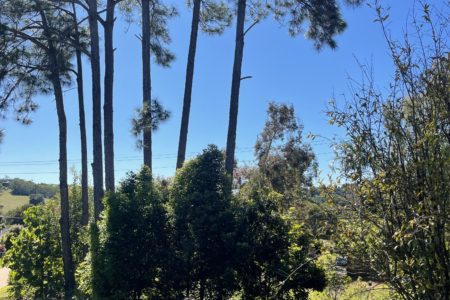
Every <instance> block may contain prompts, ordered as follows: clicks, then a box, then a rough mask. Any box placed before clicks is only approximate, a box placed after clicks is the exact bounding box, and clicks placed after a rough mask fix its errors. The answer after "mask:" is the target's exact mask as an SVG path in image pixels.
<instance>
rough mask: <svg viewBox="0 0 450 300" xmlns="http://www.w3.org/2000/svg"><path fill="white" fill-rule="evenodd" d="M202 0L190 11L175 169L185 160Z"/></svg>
mask: <svg viewBox="0 0 450 300" xmlns="http://www.w3.org/2000/svg"><path fill="white" fill-rule="evenodd" d="M201 2H202V0H194V7H193V10H192V24H191V38H190V41H189V53H188V61H187V67H186V82H185V85H184V98H183V114H182V117H181V126H180V140H179V142H178V157H177V169H179V168H181V167H182V166H183V163H184V160H185V159H186V143H187V135H188V127H189V113H190V110H191V98H192V83H193V80H194V66H195V52H196V50H197V35H198V24H199V22H200V5H201Z"/></svg>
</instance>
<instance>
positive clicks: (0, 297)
mask: <svg viewBox="0 0 450 300" xmlns="http://www.w3.org/2000/svg"><path fill="white" fill-rule="evenodd" d="M6 299H10V298H9V296H8V286H4V287H2V288H0V300H6Z"/></svg>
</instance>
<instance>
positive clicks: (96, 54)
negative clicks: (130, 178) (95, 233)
mask: <svg viewBox="0 0 450 300" xmlns="http://www.w3.org/2000/svg"><path fill="white" fill-rule="evenodd" d="M88 4H89V12H88V14H89V29H90V37H91V39H90V41H91V73H92V137H93V142H92V147H93V154H94V155H93V158H94V162H93V163H92V174H93V176H92V177H93V179H94V217H95V220H98V219H99V217H100V213H101V211H102V210H103V203H102V198H103V153H102V109H101V107H102V99H101V86H100V46H99V36H98V23H97V17H98V16H97V0H89V2H88Z"/></svg>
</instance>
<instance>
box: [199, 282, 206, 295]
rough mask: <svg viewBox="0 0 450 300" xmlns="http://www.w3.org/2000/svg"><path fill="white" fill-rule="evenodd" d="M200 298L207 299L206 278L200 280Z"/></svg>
mask: <svg viewBox="0 0 450 300" xmlns="http://www.w3.org/2000/svg"><path fill="white" fill-rule="evenodd" d="M199 298H200V300H204V299H205V279H204V278H202V279H201V280H200V292H199Z"/></svg>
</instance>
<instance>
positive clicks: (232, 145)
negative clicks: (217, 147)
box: [225, 0, 247, 176]
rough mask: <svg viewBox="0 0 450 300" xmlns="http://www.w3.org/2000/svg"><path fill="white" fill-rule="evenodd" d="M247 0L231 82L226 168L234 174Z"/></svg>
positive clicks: (240, 10) (241, 3) (243, 1)
mask: <svg viewBox="0 0 450 300" xmlns="http://www.w3.org/2000/svg"><path fill="white" fill-rule="evenodd" d="M246 6H247V3H246V0H239V2H238V9H237V24H236V45H235V49H234V63H233V77H232V82H231V98H230V116H229V121H228V136H227V149H226V154H225V155H226V157H225V169H226V171H227V173H228V175H230V176H233V168H234V152H235V149H236V128H237V119H238V109H239V90H240V87H241V71H242V58H243V55H244V24H245V9H246Z"/></svg>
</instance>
